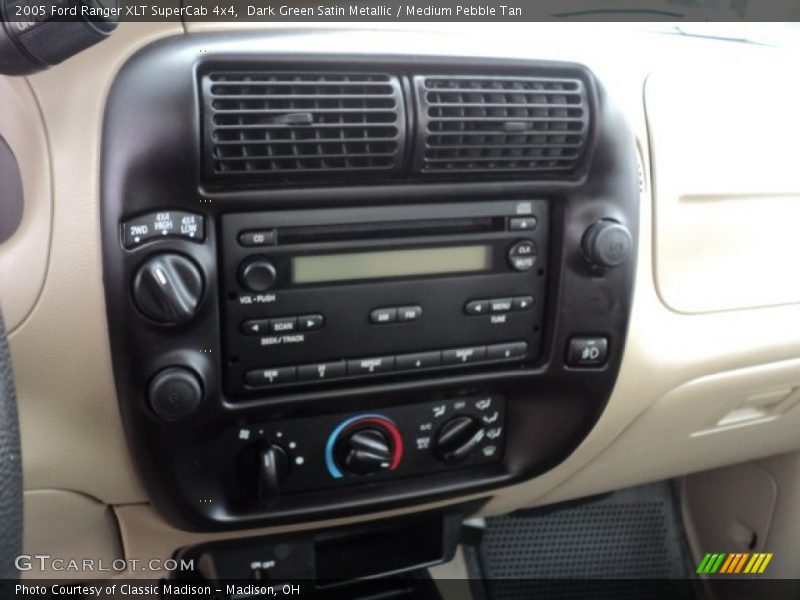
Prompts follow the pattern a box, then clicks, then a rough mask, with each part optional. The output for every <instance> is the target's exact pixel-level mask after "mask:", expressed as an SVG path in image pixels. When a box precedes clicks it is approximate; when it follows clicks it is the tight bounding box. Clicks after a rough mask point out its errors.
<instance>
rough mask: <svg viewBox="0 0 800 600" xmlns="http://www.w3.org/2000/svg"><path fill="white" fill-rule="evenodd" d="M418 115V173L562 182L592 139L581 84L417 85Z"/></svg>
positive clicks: (475, 81) (487, 81) (457, 80)
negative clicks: (556, 178)
mask: <svg viewBox="0 0 800 600" xmlns="http://www.w3.org/2000/svg"><path fill="white" fill-rule="evenodd" d="M414 88H415V90H416V97H417V108H418V111H419V115H420V128H421V131H422V133H421V136H420V140H421V141H420V144H419V145H418V147H417V155H416V159H415V170H416V171H417V172H421V173H423V174H425V173H437V174H441V173H487V172H498V173H503V172H505V173H517V172H518V173H520V174H522V173H526V172H527V173H536V174H537V175H539V176H541V175H544V174H552V175H553V176H564V175H567V174H569V173H571V172H574V171H576V170H577V169H578V167H579V166H580V165H581V162H582V159H583V156H584V152H585V150H586V145H587V142H588V137H589V104H588V101H587V93H586V86H585V84H584V82H583V81H582V80H581V79H578V78H549V77H466V76H417V77H414Z"/></svg>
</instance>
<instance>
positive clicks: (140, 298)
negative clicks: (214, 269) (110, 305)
mask: <svg viewBox="0 0 800 600" xmlns="http://www.w3.org/2000/svg"><path fill="white" fill-rule="evenodd" d="M203 288H204V285H203V275H202V273H201V272H200V268H199V267H197V266H196V265H195V264H194V263H193V262H192V261H191V260H189V259H188V258H186V257H185V256H181V255H180V254H171V253H170V254H158V255H156V256H153V257H151V258H149V259H147V261H145V263H144V264H143V265H142V266H141V267H139V270H138V271H137V272H136V276H135V277H134V279H133V299H134V300H135V301H136V306H137V307H139V310H140V311H142V314H144V315H145V316H146V317H148V318H150V319H152V320H153V321H157V322H159V323H163V324H166V325H176V324H178V323H185V322H186V321H189V320H191V319H192V318H193V317H194V315H195V313H196V312H197V305H198V304H199V303H200V298H202V296H203Z"/></svg>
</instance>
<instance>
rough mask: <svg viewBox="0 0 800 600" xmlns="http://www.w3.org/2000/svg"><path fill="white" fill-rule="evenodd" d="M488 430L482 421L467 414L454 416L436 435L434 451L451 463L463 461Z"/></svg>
mask: <svg viewBox="0 0 800 600" xmlns="http://www.w3.org/2000/svg"><path fill="white" fill-rule="evenodd" d="M485 435H486V430H485V429H484V428H483V425H482V424H481V422H480V421H479V420H478V419H476V418H474V417H469V416H467V415H461V416H458V417H453V418H452V419H450V420H449V421H447V422H446V423H445V424H444V425H442V427H441V429H440V430H439V434H438V435H437V436H436V444H435V446H434V452H436V455H437V456H438V457H439V458H440V459H441V460H443V461H444V462H446V463H447V464H449V465H453V464H457V463H460V462H463V461H464V460H466V459H467V457H468V456H469V455H470V454H472V451H473V450H475V448H476V447H477V446H478V444H480V443H481V441H482V440H483V437H484V436H485Z"/></svg>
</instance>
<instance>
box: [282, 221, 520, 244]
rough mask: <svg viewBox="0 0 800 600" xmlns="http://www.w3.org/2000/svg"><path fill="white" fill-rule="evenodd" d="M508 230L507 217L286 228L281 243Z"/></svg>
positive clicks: (283, 229) (283, 228)
mask: <svg viewBox="0 0 800 600" xmlns="http://www.w3.org/2000/svg"><path fill="white" fill-rule="evenodd" d="M504 229H505V219H504V218H503V217H474V218H461V217H459V218H454V219H433V220H409V221H393V222H372V223H348V224H347V225H319V226H300V227H282V228H280V229H279V230H278V243H279V244H281V245H283V244H303V243H313V242H338V241H354V240H373V239H383V238H386V237H392V238H401V237H421V236H441V235H454V234H465V233H492V232H496V231H503V230H504Z"/></svg>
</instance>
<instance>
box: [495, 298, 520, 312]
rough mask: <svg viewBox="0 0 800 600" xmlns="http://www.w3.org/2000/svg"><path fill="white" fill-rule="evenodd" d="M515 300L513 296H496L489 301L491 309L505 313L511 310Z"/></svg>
mask: <svg viewBox="0 0 800 600" xmlns="http://www.w3.org/2000/svg"><path fill="white" fill-rule="evenodd" d="M513 303H514V301H513V299H511V298H495V299H494V300H490V301H489V310H491V312H493V313H505V312H509V311H510V310H511V307H512V305H513Z"/></svg>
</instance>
